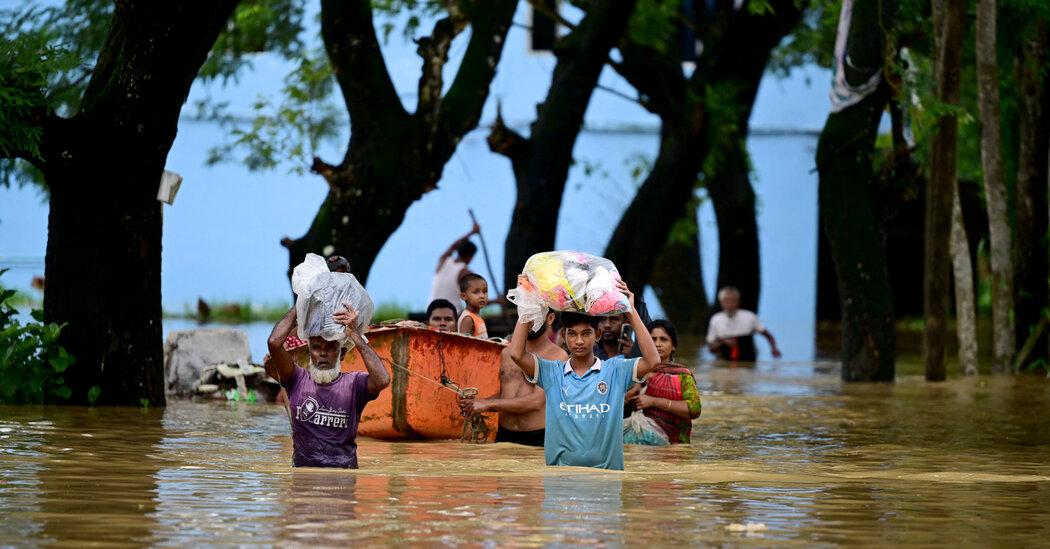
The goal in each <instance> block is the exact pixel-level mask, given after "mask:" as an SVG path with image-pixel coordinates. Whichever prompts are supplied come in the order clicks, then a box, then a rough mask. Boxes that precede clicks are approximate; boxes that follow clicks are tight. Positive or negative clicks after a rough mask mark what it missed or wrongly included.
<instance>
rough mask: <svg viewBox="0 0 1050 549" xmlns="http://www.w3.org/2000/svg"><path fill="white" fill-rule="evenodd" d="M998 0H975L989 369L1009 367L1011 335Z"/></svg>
mask: <svg viewBox="0 0 1050 549" xmlns="http://www.w3.org/2000/svg"><path fill="white" fill-rule="evenodd" d="M995 19H996V0H977V30H976V50H977V98H978V99H977V100H978V106H979V107H980V113H981V168H982V169H983V171H984V193H985V198H986V200H987V202H988V231H989V233H990V234H991V246H990V252H991V262H992V343H993V345H992V346H993V354H994V361H993V363H992V369H993V371H994V372H997V373H1001V372H1005V371H1008V370H1009V369H1012V362H1013V356H1014V352H1015V349H1016V346H1015V341H1014V337H1015V334H1014V320H1013V314H1014V295H1013V285H1014V284H1013V279H1014V269H1013V258H1012V254H1013V249H1012V246H1011V243H1010V240H1011V236H1010V218H1009V215H1010V206H1009V204H1008V202H1007V195H1006V180H1005V178H1004V175H1003V153H1002V150H1003V148H1002V131H1001V128H1000V126H999V124H1000V115H999V66H998V61H997V60H996V51H997V50H996V47H997V45H996V44H997V41H996V20H995Z"/></svg>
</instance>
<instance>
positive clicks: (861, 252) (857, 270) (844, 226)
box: [817, 89, 896, 381]
mask: <svg viewBox="0 0 1050 549" xmlns="http://www.w3.org/2000/svg"><path fill="white" fill-rule="evenodd" d="M886 93H887V92H886V91H885V90H881V89H880V90H879V91H876V92H875V93H873V94H871V95H869V96H868V97H867V98H865V99H864V100H863V101H861V102H860V103H857V104H856V105H853V106H852V107H849V108H847V109H845V110H843V111H841V112H838V113H834V114H832V115H830V116H829V117H828V121H827V123H826V124H825V126H824V131H823V132H821V135H820V142H819V145H818V147H817V167H818V171H819V173H820V188H819V196H820V210H821V212H822V215H823V219H824V232H825V233H826V235H827V238H828V244H829V247H830V249H831V256H832V258H833V259H834V262H835V274H836V279H837V280H838V290H839V296H840V299H841V302H842V379H843V380H845V381H893V378H894V363H895V360H896V332H895V327H894V323H893V310H892V296H891V295H890V287H889V280H888V275H887V273H886V251H885V242H884V237H883V230H882V226H881V225H882V221H881V217H880V214H879V208H878V206H877V204H876V198H875V174H874V171H873V170H872V156H873V153H874V146H875V137H876V135H877V131H878V125H879V119H880V118H881V116H882V111H883V109H884V108H885V105H886Z"/></svg>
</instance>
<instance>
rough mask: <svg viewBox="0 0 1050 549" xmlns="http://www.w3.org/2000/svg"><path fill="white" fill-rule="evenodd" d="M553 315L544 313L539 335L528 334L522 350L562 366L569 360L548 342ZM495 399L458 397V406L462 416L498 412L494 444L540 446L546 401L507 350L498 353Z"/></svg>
mask: <svg viewBox="0 0 1050 549" xmlns="http://www.w3.org/2000/svg"><path fill="white" fill-rule="evenodd" d="M554 319H555V314H554V313H553V312H551V313H547V319H546V322H545V323H544V325H543V329H542V330H540V331H539V332H531V331H530V332H529V335H528V338H527V339H526V341H525V350H526V351H528V352H530V353H533V354H535V355H536V356H538V357H540V358H545V359H548V360H556V361H559V362H564V361H566V360H568V359H569V355H568V353H566V352H565V350H564V349H562V348H561V347H559V346H557V345H555V344H554V342H553V341H551V338H550V333H551V331H552V330H553V328H552V327H551V325H552V324H553V323H554ZM499 360H500V365H499V383H500V391H499V395H493V396H492V397H491V398H481V399H468V398H463V397H460V399H459V404H460V407H461V408H462V409H463V412H464V413H465V414H467V415H468V416H469V415H472V414H480V413H483V412H499V430H498V431H497V432H496V442H513V443H515V444H524V445H525V446H543V436H544V424H545V423H546V413H545V411H544V407H545V406H546V402H547V398H546V396H544V394H543V389H540V388H539V387H537V386H536V385H535V384H533V383H529V382H528V380H526V379H525V374H523V373H522V371H521V368H519V367H518V365H517V364H515V363H514V360H513V359H512V358H511V356H510V347H509V346H508V347H507V348H506V349H503V352H501V353H500V359H499Z"/></svg>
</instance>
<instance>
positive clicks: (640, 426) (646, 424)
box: [623, 410, 670, 446]
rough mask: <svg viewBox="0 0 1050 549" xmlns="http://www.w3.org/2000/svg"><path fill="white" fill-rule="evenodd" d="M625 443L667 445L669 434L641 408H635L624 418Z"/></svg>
mask: <svg viewBox="0 0 1050 549" xmlns="http://www.w3.org/2000/svg"><path fill="white" fill-rule="evenodd" d="M623 443H624V444H642V445H645V446H667V445H668V444H670V442H669V441H668V440H667V435H665V434H664V432H663V430H661V429H660V427H659V426H658V425H656V422H655V421H653V420H652V418H650V417H649V416H647V415H645V414H643V413H642V412H641V411H640V410H635V411H634V412H632V413H631V415H630V416H629V417H628V418H627V419H625V420H623Z"/></svg>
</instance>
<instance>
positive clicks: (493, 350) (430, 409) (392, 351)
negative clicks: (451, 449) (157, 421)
mask: <svg viewBox="0 0 1050 549" xmlns="http://www.w3.org/2000/svg"><path fill="white" fill-rule="evenodd" d="M366 336H367V337H368V342H369V344H370V346H371V347H372V349H374V350H375V352H376V354H378V355H379V357H380V358H381V359H382V360H383V365H384V366H386V369H387V371H388V372H390V386H389V387H387V388H386V389H385V390H384V391H383V392H382V393H380V395H379V397H378V398H376V399H375V400H373V401H372V402H369V403H368V405H367V406H365V409H364V412H363V413H362V414H361V423H360V425H359V427H358V433H359V434H361V435H362V436H367V437H373V438H379V439H385V440H412V439H459V438H461V437H462V435H463V433H464V425H463V423H464V418H463V416H462V414H461V413H460V410H459V403H458V400H457V395H456V393H455V392H454V391H453V390H449V388H448V387H458V388H460V389H468V388H473V389H477V390H478V395H479V396H480V397H481V398H484V397H488V396H491V395H493V394H497V393H499V356H500V352H501V351H502V350H503V348H504V347H505V345H504V344H501V343H497V342H494V341H488V340H484V339H477V338H473V337H468V336H464V335H459V334H453V333H448V332H438V331H436V330H431V329H429V328H425V327H414V326H404V325H401V326H380V327H375V328H372V329H370V330H369V331H368V333H367V334H366ZM392 364H394V365H398V366H400V367H394V366H393V365H392ZM342 370H343V371H344V372H350V371H355V370H357V371H365V366H364V362H362V360H361V355H360V354H359V353H358V352H357V351H356V350H352V351H350V352H348V353H346V357H345V358H344V359H343V363H342ZM481 417H482V420H483V421H484V424H483V425H482V424H481V423H480V422H479V423H477V424H475V425H472V426H468V428H467V433H468V435H470V437H469V438H473V439H474V440H476V441H479V442H492V441H494V440H495V438H496V429H497V427H498V419H497V416H496V414H483V415H482V416H481Z"/></svg>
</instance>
